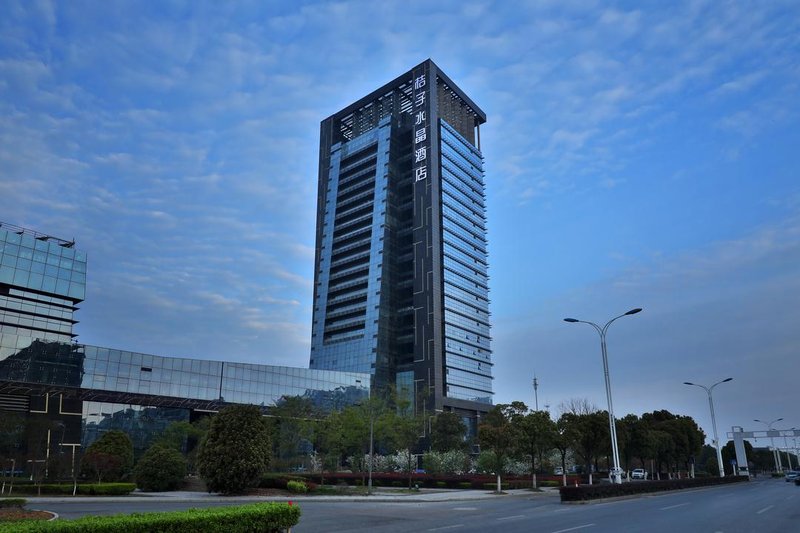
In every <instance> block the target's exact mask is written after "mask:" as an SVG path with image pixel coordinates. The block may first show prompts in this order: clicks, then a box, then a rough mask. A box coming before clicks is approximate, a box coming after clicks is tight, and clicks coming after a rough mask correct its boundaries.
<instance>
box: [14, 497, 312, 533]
mask: <svg viewBox="0 0 800 533" xmlns="http://www.w3.org/2000/svg"><path fill="white" fill-rule="evenodd" d="M299 521H300V508H299V507H297V506H296V505H292V504H285V503H274V502H273V503H254V504H249V505H242V506H238V507H215V508H209V509H189V510H188V511H176V512H168V513H142V514H132V515H115V516H87V517H83V518H79V519H77V520H54V521H52V522H28V523H20V522H16V523H9V524H0V533H11V532H12V531H13V532H15V533H118V532H119V531H124V532H125V533H158V532H169V533H197V532H198V531H225V533H255V532H262V531H263V532H268V533H269V532H279V531H283V530H286V529H289V528H291V527H292V526H294V525H296V524H297V523H298V522H299Z"/></svg>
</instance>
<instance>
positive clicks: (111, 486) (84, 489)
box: [14, 483, 136, 496]
mask: <svg viewBox="0 0 800 533" xmlns="http://www.w3.org/2000/svg"><path fill="white" fill-rule="evenodd" d="M135 489H136V485H135V484H134V483H79V484H78V494H81V495H83V496H123V495H125V494H130V493H131V492H133V491H134V490H135ZM14 492H20V493H22V494H38V493H39V487H38V486H36V485H32V484H29V483H24V484H16V483H14ZM41 493H42V494H72V483H45V484H43V485H41Z"/></svg>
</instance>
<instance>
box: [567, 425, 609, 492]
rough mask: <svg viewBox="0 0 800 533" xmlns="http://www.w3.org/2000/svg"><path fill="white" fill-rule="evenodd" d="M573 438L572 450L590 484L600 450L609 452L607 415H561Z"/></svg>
mask: <svg viewBox="0 0 800 533" xmlns="http://www.w3.org/2000/svg"><path fill="white" fill-rule="evenodd" d="M562 418H563V419H564V422H565V424H566V425H567V426H568V428H569V434H570V435H572V438H573V449H574V451H575V453H576V454H577V455H578V457H579V458H580V459H581V461H582V462H583V464H584V465H585V468H586V472H588V473H589V483H591V482H592V469H593V468H595V469H597V461H598V458H599V454H600V453H601V451H602V450H610V447H611V444H610V438H609V434H608V413H606V412H605V411H595V412H592V413H584V414H575V413H564V414H563V415H562Z"/></svg>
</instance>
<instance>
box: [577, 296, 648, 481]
mask: <svg viewBox="0 0 800 533" xmlns="http://www.w3.org/2000/svg"><path fill="white" fill-rule="evenodd" d="M641 310H642V309H641V308H640V307H637V308H636V309H631V310H630V311H628V312H627V313H623V314H621V315H619V316H617V317H614V318H612V319H611V320H609V321H608V322H606V325H605V326H603V327H602V328H601V327H600V326H598V325H597V324H595V323H594V322H588V321H586V320H578V319H577V318H565V319H564V322H570V323H577V322H580V323H582V324H589V325H590V326H592V327H593V328H594V329H596V330H597V333H599V334H600V350H601V352H602V354H603V373H604V374H605V378H606V398H607V399H608V426H609V430H610V432H611V451H612V459H613V460H614V471H613V474H612V476H613V477H612V480H613V482H614V483H617V484H619V483H622V476H621V474H620V467H619V448H618V446H617V427H616V424H614V406H613V404H612V403H611V379H610V378H609V376H608V350H607V349H606V332H607V331H608V326H610V325H611V323H612V322H614V321H615V320H617V319H618V318H622V317H624V316H628V315H635V314H636V313H639V312H641Z"/></svg>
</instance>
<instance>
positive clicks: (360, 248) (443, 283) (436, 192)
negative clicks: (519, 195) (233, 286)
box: [310, 60, 493, 433]
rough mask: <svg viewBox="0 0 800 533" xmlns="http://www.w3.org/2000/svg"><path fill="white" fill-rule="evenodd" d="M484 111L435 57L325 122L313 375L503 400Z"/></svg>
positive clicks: (466, 409)
mask: <svg viewBox="0 0 800 533" xmlns="http://www.w3.org/2000/svg"><path fill="white" fill-rule="evenodd" d="M485 121H486V115H485V114H484V112H483V111H481V109H480V108H479V107H478V106H477V105H476V104H475V103H474V102H473V101H472V100H471V99H470V98H469V97H468V96H467V95H466V94H465V93H464V92H463V91H462V90H461V89H459V88H458V86H456V84H455V83H453V81H452V80H450V78H448V77H447V76H446V75H445V74H444V73H443V72H442V71H441V70H440V69H439V68H438V67H437V66H436V64H434V63H433V61H430V60H427V61H425V62H423V63H421V64H419V65H417V66H416V67H414V68H413V69H411V70H409V71H408V72H406V73H404V74H402V75H401V76H399V77H398V78H396V79H395V80H393V81H391V82H389V83H387V84H386V85H384V86H382V87H380V88H378V89H376V90H375V91H373V92H372V93H370V94H368V95H367V96H365V97H363V98H361V99H360V100H358V101H357V102H355V103H353V104H351V105H349V106H347V107H346V108H344V109H342V110H341V111H339V112H337V113H335V114H334V115H332V116H331V117H329V118H327V119H325V120H324V121H322V124H321V132H320V154H319V160H320V162H319V185H318V192H317V234H316V254H315V255H316V257H315V271H314V278H315V279H314V281H315V284H314V308H313V324H312V340H311V355H310V367H311V368H316V369H329V370H340V371H350V372H364V373H369V374H371V375H372V376H373V387H374V388H378V389H380V388H383V387H385V386H387V385H394V386H396V387H397V388H398V390H402V389H405V390H408V391H409V392H410V391H413V392H414V395H415V397H427V401H426V404H427V406H426V407H427V409H428V410H429V412H439V411H443V410H448V411H455V412H457V413H459V414H461V415H462V416H463V417H464V419H465V420H466V421H467V422H469V423H470V424H471V426H472V428H471V430H472V432H473V433H474V432H475V429H476V428H475V420H476V417H477V415H478V414H479V413H481V412H486V411H487V410H488V409H490V408H491V403H492V395H493V392H492V352H491V348H490V335H489V295H488V290H489V289H488V274H487V268H488V259H487V250H486V203H485V193H484V172H483V156H482V154H481V151H480V125H481V124H483V123H484V122H485Z"/></svg>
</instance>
